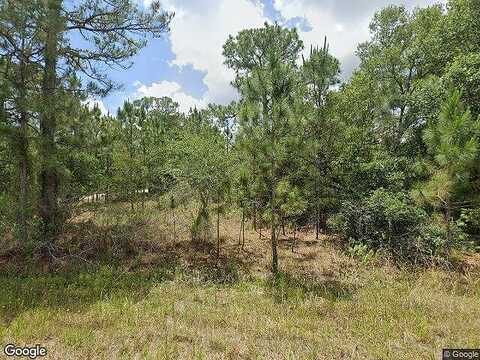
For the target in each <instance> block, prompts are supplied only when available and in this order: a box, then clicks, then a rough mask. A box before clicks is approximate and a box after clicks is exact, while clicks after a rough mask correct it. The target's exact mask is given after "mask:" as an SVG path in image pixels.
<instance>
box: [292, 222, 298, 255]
mask: <svg viewBox="0 0 480 360" xmlns="http://www.w3.org/2000/svg"><path fill="white" fill-rule="evenodd" d="M296 235H297V225H296V224H295V225H293V241H292V253H293V252H294V251H293V249H294V247H295V245H296Z"/></svg>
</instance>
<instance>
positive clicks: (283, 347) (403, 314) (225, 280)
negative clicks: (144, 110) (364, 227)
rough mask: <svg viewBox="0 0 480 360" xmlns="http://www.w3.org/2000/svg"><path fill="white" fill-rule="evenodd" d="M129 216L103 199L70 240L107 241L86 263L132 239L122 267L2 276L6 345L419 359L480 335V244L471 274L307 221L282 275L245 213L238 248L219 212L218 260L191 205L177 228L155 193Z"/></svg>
mask: <svg viewBox="0 0 480 360" xmlns="http://www.w3.org/2000/svg"><path fill="white" fill-rule="evenodd" d="M121 214H123V213H119V214H117V215H118V216H117V217H116V218H115V216H114V214H111V213H110V214H104V213H103V214H102V213H101V212H100V211H99V212H97V213H96V216H95V217H94V218H90V220H91V221H90V222H89V223H88V225H86V224H77V225H76V226H77V227H74V229H76V230H75V231H76V232H72V233H70V234H68V236H66V237H65V238H64V239H63V240H64V246H67V245H68V244H69V243H70V245H71V244H72V243H73V244H77V245H75V249H77V251H78V249H83V248H88V247H90V246H93V244H96V243H102V241H103V242H105V243H102V244H100V245H98V244H97V245H96V246H97V247H96V248H95V250H94V251H93V252H91V253H89V254H88V256H89V261H94V260H96V259H100V258H102V259H104V256H105V253H104V254H103V255H102V256H103V257H102V256H98V257H95V255H96V254H95V252H97V253H99V252H101V251H106V250H105V249H107V248H108V246H113V247H114V248H115V246H117V248H118V249H121V246H120V245H119V244H118V243H119V242H122V241H127V240H128V242H129V244H130V245H129V246H131V247H132V249H133V250H132V253H129V254H128V255H125V253H122V256H119V257H118V258H116V259H120V260H121V261H119V262H118V263H117V266H116V267H112V266H100V265H95V266H89V267H87V268H85V269H82V268H78V269H70V270H69V271H64V270H62V271H61V272H58V273H56V274H45V275H22V276H21V277H18V276H17V275H12V274H5V275H4V276H3V277H0V286H1V287H2V289H3V292H2V294H1V295H0V315H1V316H0V344H6V343H8V342H13V343H16V344H36V343H40V344H43V345H45V346H46V347H47V348H48V350H49V358H51V359H79V358H85V359H408V360H410V359H438V358H440V352H441V349H442V348H445V347H470V348H475V347H477V348H478V347H480V338H479V337H478V333H480V318H479V317H478V311H479V309H480V276H479V275H480V272H479V270H478V269H479V267H478V262H477V261H478V257H477V256H476V255H468V256H467V257H464V256H463V255H462V259H464V260H462V264H463V263H465V264H466V265H465V266H463V268H462V269H463V270H462V271H461V272H458V271H456V272H453V271H447V270H442V269H438V268H433V269H419V268H408V269H399V268H397V267H394V266H392V265H391V264H389V263H388V262H385V261H375V262H372V261H370V262H367V263H361V262H358V261H357V260H355V259H353V258H351V257H349V256H347V255H345V253H343V252H342V251H340V250H339V249H338V248H336V244H335V241H334V239H332V238H328V237H326V236H322V237H321V239H319V240H318V241H316V240H315V237H314V234H313V232H312V231H304V232H302V233H301V234H300V235H299V240H298V242H297V247H296V248H295V251H294V252H292V250H291V242H290V234H287V236H281V239H280V241H279V256H280V267H281V269H282V274H281V275H280V276H279V277H278V278H277V279H272V278H270V276H269V269H270V243H269V239H268V238H265V237H262V238H260V237H259V235H258V233H257V232H255V231H253V229H252V228H251V225H249V226H248V228H247V232H246V247H245V249H244V250H242V249H241V247H240V246H239V245H238V232H239V228H240V226H239V221H238V217H237V216H236V215H234V214H233V215H231V216H229V217H227V218H225V219H223V220H222V227H221V236H222V247H221V256H220V259H217V258H216V256H215V244H214V239H212V240H211V241H209V242H199V243H192V242H191V240H190V236H189V222H190V221H191V219H192V216H193V213H192V211H191V209H188V208H184V209H181V210H179V211H178V213H177V223H176V230H177V238H176V239H174V238H173V236H171V234H172V222H171V217H170V214H169V213H168V212H159V211H157V210H155V209H154V208H153V206H152V205H151V204H150V207H147V209H146V213H145V214H144V215H145V216H142V217H140V218H139V219H137V220H135V221H134V222H133V223H134V224H135V225H134V226H133V227H128V226H127V225H125V224H126V223H127V221H126V219H124V218H123V215H121ZM82 226H87V229H88V231H86V232H85V231H83V230H85V229H84V228H82ZM116 226H124V227H120V229H122V230H123V232H120V233H117V232H114V230H113V229H114V228H115V227H116ZM82 229H83V230H82ZM103 232H107V233H108V234H109V235H108V236H106V235H105V234H103ZM263 233H264V234H266V235H268V232H266V231H265V230H264V231H263ZM85 234H89V235H88V236H89V239H86V238H85ZM92 239H94V240H92ZM112 239H113V240H112ZM85 242H86V243H87V244H88V245H82V244H83V243H85ZM116 242H117V243H116ZM118 251H120V250H118ZM107 254H109V255H110V256H113V255H115V254H113V255H112V253H107ZM97 255H98V254H97ZM84 256H87V252H84Z"/></svg>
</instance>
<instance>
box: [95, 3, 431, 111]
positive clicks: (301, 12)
mask: <svg viewBox="0 0 480 360" xmlns="http://www.w3.org/2000/svg"><path fill="white" fill-rule="evenodd" d="M137 1H138V2H139V6H149V4H150V2H151V0H137ZM439 1H440V0H439ZM439 1H436V0H164V1H162V5H163V6H164V8H165V9H167V10H173V11H175V13H176V16H175V18H174V19H173V21H172V24H171V32H170V33H169V34H166V35H165V36H164V37H163V38H161V39H152V40H151V41H150V42H149V43H148V45H147V47H145V48H144V49H142V50H141V52H140V53H139V54H138V55H136V56H135V57H134V58H133V59H132V60H133V66H132V67H131V68H129V69H127V70H109V75H110V77H111V78H112V79H113V80H114V81H116V82H117V83H120V84H122V85H123V89H122V90H120V91H116V92H114V93H112V94H110V95H109V96H107V97H106V98H103V99H96V101H97V102H99V105H100V107H101V108H103V109H104V111H109V112H110V113H116V110H117V108H118V107H119V106H120V105H121V104H122V103H123V101H125V100H126V99H135V98H137V97H141V96H158V97H160V96H170V97H172V98H173V99H174V100H175V101H177V102H178V103H179V104H180V108H181V110H183V111H187V110H188V109H189V108H190V107H191V106H197V107H203V106H206V105H207V104H208V103H210V102H215V103H227V102H229V101H231V100H233V99H235V97H236V93H235V90H234V89H233V88H232V87H231V86H230V81H231V80H232V78H233V74H232V72H231V71H229V70H228V69H227V68H226V67H225V66H224V65H223V58H222V55H221V53H222V45H223V43H224V42H225V40H226V39H227V37H228V35H229V34H235V33H237V32H238V31H241V30H242V29H246V28H251V27H259V26H262V24H263V23H264V22H265V21H268V22H273V21H278V22H279V23H281V24H284V25H285V26H289V27H293V26H295V27H297V28H298V31H299V35H300V37H301V38H302V40H303V41H304V43H305V48H306V49H308V48H309V47H310V45H311V44H313V45H316V44H320V43H321V42H322V39H323V37H324V36H325V35H326V36H327V37H328V39H329V43H330V49H331V51H332V53H333V54H334V55H335V56H336V57H338V58H339V59H340V62H341V64H342V72H343V77H344V78H348V77H349V75H350V74H351V71H352V70H353V69H354V68H355V67H356V66H357V65H358V59H357V58H356V56H355V55H354V51H355V49H356V46H357V44H358V43H360V42H362V41H365V40H367V39H368V37H369V33H368V23H369V21H370V19H371V17H372V16H373V14H374V13H375V11H377V10H379V9H381V8H382V7H384V6H387V5H389V4H402V5H405V6H407V7H408V8H414V7H415V6H428V5H431V4H434V3H436V2H439Z"/></svg>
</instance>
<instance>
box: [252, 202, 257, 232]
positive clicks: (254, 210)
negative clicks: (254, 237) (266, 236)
mask: <svg viewBox="0 0 480 360" xmlns="http://www.w3.org/2000/svg"><path fill="white" fill-rule="evenodd" d="M253 230H254V231H257V203H256V202H254V203H253Z"/></svg>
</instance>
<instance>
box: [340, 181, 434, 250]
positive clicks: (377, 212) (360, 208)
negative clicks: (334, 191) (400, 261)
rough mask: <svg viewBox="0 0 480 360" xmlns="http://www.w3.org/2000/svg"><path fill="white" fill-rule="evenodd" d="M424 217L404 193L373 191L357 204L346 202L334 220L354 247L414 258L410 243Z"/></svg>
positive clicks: (422, 212) (425, 215) (416, 234)
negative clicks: (358, 245)
mask: <svg viewBox="0 0 480 360" xmlns="http://www.w3.org/2000/svg"><path fill="white" fill-rule="evenodd" d="M426 218H427V214H426V213H425V211H424V210H422V209H421V208H419V207H417V206H415V204H414V203H413V201H412V200H411V199H410V198H409V197H408V196H407V195H406V194H405V193H403V192H398V193H391V192H388V191H386V190H384V189H381V188H380V189H378V190H376V191H374V192H373V193H372V194H371V195H370V196H368V197H366V198H365V199H362V200H360V201H357V202H345V203H344V204H343V206H342V210H341V212H340V216H339V218H338V219H337V224H336V227H337V228H336V230H340V231H341V233H343V234H344V236H345V237H346V238H347V240H348V241H349V242H350V243H351V244H352V246H355V244H361V245H366V246H367V247H368V249H373V250H379V249H384V250H387V251H389V252H390V253H392V254H395V255H397V256H399V257H400V258H402V257H404V258H407V257H410V256H412V257H415V256H416V255H417V254H416V253H415V251H414V250H415V249H414V248H413V242H414V240H415V239H416V237H417V236H418V235H419V229H420V225H421V224H422V223H423V222H424V221H425V219H426Z"/></svg>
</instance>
